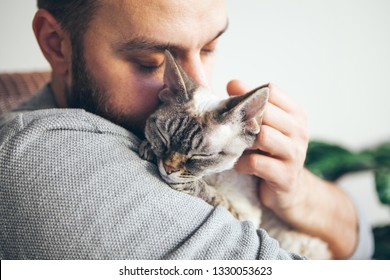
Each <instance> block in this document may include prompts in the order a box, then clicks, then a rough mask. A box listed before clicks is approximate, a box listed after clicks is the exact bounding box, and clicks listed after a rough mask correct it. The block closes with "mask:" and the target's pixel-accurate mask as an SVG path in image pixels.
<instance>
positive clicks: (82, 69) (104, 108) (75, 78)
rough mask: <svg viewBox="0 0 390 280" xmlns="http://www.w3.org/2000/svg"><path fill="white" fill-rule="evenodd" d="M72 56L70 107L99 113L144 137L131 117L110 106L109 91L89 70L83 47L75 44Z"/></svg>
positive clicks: (67, 97)
mask: <svg viewBox="0 0 390 280" xmlns="http://www.w3.org/2000/svg"><path fill="white" fill-rule="evenodd" d="M73 51H74V52H73V57H72V86H71V88H70V90H69V89H68V90H67V91H66V99H67V105H68V108H81V109H84V110H86V111H88V112H90V113H93V114H96V115H99V116H101V117H103V118H105V119H107V120H109V121H111V122H113V123H115V124H117V125H120V126H122V127H124V128H126V129H128V130H130V131H132V132H133V133H135V134H136V135H137V136H138V137H141V138H142V137H143V132H141V131H139V128H137V127H136V126H135V125H134V124H132V121H131V120H130V118H129V117H127V116H126V115H125V114H124V113H122V112H120V111H118V110H116V108H114V107H113V106H109V103H110V102H109V98H110V97H109V92H108V91H107V90H106V89H104V88H102V87H100V86H99V84H98V82H97V81H96V80H95V78H94V77H93V76H92V74H91V73H90V71H88V69H87V66H86V62H85V58H84V54H83V47H82V46H80V45H75V46H74V48H73Z"/></svg>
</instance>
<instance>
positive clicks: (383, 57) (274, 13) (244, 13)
mask: <svg viewBox="0 0 390 280" xmlns="http://www.w3.org/2000/svg"><path fill="white" fill-rule="evenodd" d="M227 6H228V15H229V22H230V24H229V29H228V31H227V33H226V34H225V35H224V36H222V38H221V41H220V45H219V48H218V54H217V55H218V64H217V68H216V71H215V75H214V77H215V80H214V89H215V90H216V91H218V92H224V91H225V85H226V83H227V82H228V81H229V80H230V79H236V78H238V79H241V80H243V81H244V82H246V83H247V84H248V85H250V86H253V87H255V86H258V85H260V84H263V83H267V82H274V83H276V84H278V85H279V86H280V87H281V88H283V89H284V90H285V91H286V92H287V93H288V94H289V95H291V97H292V98H293V99H294V100H296V101H297V102H298V103H300V104H301V105H302V106H303V107H304V108H305V109H306V111H307V113H308V115H309V129H310V134H311V137H312V139H313V140H317V141H320V142H321V143H322V144H323V145H322V146H321V145H320V146H318V145H317V146H314V148H317V150H314V153H315V155H318V154H321V153H318V148H320V149H321V148H324V147H325V151H326V153H325V157H326V155H329V154H332V155H334V154H337V153H338V151H339V150H338V148H339V146H341V147H342V149H343V151H344V154H343V156H346V155H347V154H348V155H349V156H353V157H358V159H356V158H353V159H352V158H348V159H347V160H346V162H347V164H343V166H344V169H343V170H342V172H339V174H338V175H339V176H336V177H333V178H332V179H335V180H336V179H337V182H338V183H339V184H340V185H341V186H343V187H344V188H345V189H346V190H347V191H348V192H349V193H350V194H351V196H352V197H353V198H354V199H355V200H356V201H357V202H358V203H359V205H360V208H361V210H363V211H364V213H365V215H366V217H367V219H368V220H369V222H370V223H371V225H372V226H373V227H375V228H378V227H382V226H385V225H388V224H390V208H389V206H388V205H386V204H384V203H383V201H382V202H381V201H380V200H379V198H378V193H377V182H378V180H377V177H375V174H374V172H373V170H375V168H377V167H378V160H377V158H373V157H371V158H370V159H369V161H370V164H363V165H362V164H361V163H362V159H361V156H362V153H363V156H367V151H372V150H373V149H376V148H377V147H378V146H379V145H381V144H382V143H386V142H390V124H389V122H390V89H389V82H390V16H389V15H390V1H388V0H370V1H368V0H342V1H338V0H327V1H325V0H294V1H289V0H256V1H254V0H253V1H249V0H248V1H234V0H227ZM35 11H36V1H33V0H32V1H25V0H23V1H22V0H14V1H5V0H0V34H1V43H0V72H20V71H35V70H48V69H49V66H48V64H47V63H46V61H45V59H44V57H43V55H42V54H41V52H40V50H39V48H38V45H37V43H36V41H35V38H34V35H33V32H32V28H31V21H32V18H33V15H34V12H35ZM332 145H335V147H334V146H332ZM332 147H333V148H334V149H332ZM376 151H377V150H376ZM379 151H384V152H381V155H380V156H381V158H383V157H385V158H386V157H387V158H390V154H386V153H387V152H386V151H387V150H386V149H384V150H383V149H382V150H379ZM389 153H390V151H389ZM322 154H324V153H322ZM309 156H310V155H309ZM376 156H378V153H377V154H376ZM310 159H311V160H314V161H316V160H317V159H316V158H315V157H314V158H313V156H311V157H310ZM318 160H319V161H321V158H319V159H318ZM336 161H337V159H336ZM355 161H357V163H356V162H355ZM341 162H342V161H341ZM383 162H384V161H381V164H382V165H383V164H384V163H383ZM311 163H313V162H311ZM385 163H386V161H385ZM348 164H350V165H351V166H352V167H351V168H345V166H349V165H348ZM356 164H357V165H359V164H361V165H359V166H358V167H356V166H357V165H356ZM343 166H340V164H339V165H338V168H341V167H343ZM381 167H382V166H381ZM385 167H386V168H388V167H389V166H385ZM321 168H322V167H321ZM321 168H320V169H321ZM324 168H325V169H326V168H329V164H328V166H325V167H324ZM389 170H390V169H389ZM317 171H318V170H317ZM333 171H334V170H333ZM321 172H322V171H321V170H320V171H319V173H321ZM335 172H336V173H337V170H336V171H335ZM389 174H390V173H389ZM325 177H326V176H325ZM386 180H387V179H386V178H385V180H384V182H385V183H384V184H385V185H386V182H387V181H386ZM382 181H383V180H382ZM387 183H388V184H390V179H389V181H388V182H387ZM389 236H390V233H389Z"/></svg>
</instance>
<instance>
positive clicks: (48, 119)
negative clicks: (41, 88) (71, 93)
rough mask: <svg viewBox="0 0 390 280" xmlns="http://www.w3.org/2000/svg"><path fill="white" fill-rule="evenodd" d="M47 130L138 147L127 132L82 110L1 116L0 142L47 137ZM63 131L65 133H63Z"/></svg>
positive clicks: (28, 112)
mask: <svg viewBox="0 0 390 280" xmlns="http://www.w3.org/2000/svg"><path fill="white" fill-rule="evenodd" d="M48 131H52V132H54V131H57V132H58V133H61V134H66V135H68V136H69V134H72V133H77V134H78V135H79V136H80V137H82V136H83V135H84V136H86V137H87V135H90V134H92V135H93V134H95V136H99V137H100V138H109V137H111V138H118V139H122V140H123V141H127V142H129V143H131V144H132V145H131V146H132V147H134V146H135V147H138V145H139V142H140V140H139V139H138V138H137V137H136V136H135V135H134V134H132V133H131V132H129V131H128V130H126V129H124V128H122V127H120V126H118V125H115V124H114V123H112V122H110V121H108V120H106V119H104V118H101V117H99V116H97V115H94V114H91V113H88V112H86V111H85V110H83V109H56V108H53V109H43V110H33V111H16V112H9V113H6V114H4V115H3V116H2V117H1V118H0V134H1V135H2V137H1V138H0V139H1V140H0V142H1V141H4V140H5V139H8V140H10V138H11V137H13V136H15V135H16V134H21V133H22V134H23V135H24V136H27V135H31V136H33V137H35V138H36V137H39V136H42V134H45V137H50V134H48V133H47V132H48ZM65 132H66V133H65Z"/></svg>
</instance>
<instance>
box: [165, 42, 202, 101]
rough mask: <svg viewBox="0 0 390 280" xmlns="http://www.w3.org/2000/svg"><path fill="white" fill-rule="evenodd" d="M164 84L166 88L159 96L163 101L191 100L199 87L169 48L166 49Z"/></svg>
mask: <svg viewBox="0 0 390 280" xmlns="http://www.w3.org/2000/svg"><path fill="white" fill-rule="evenodd" d="M164 84H165V88H164V89H163V90H162V91H161V92H160V94H159V97H160V100H161V101H163V102H167V103H171V102H177V103H185V102H188V101H190V100H191V99H192V97H193V94H194V92H195V90H196V89H197V87H198V85H197V84H196V83H195V82H194V81H193V80H192V79H191V77H190V76H188V74H187V73H186V72H185V71H184V69H183V68H182V67H181V66H180V65H179V64H178V63H177V62H176V61H175V59H174V58H173V56H172V54H171V53H170V52H169V51H168V50H166V51H165V70H164Z"/></svg>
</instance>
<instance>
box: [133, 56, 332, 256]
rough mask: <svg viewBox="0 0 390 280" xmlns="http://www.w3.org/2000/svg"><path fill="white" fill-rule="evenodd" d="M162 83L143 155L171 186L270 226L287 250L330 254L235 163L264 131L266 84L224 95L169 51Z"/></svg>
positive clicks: (245, 218) (254, 221) (270, 231)
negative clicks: (263, 198)
mask: <svg viewBox="0 0 390 280" xmlns="http://www.w3.org/2000/svg"><path fill="white" fill-rule="evenodd" d="M164 83H165V87H164V89H163V90H162V91H161V92H160V95H159V98H160V100H161V102H162V103H161V105H160V107H159V108H158V109H157V110H156V112H155V113H153V114H152V115H151V116H150V117H149V118H148V120H147V122H146V126H145V137H146V140H144V141H143V142H142V144H141V146H140V155H141V156H142V157H143V158H144V159H147V160H150V161H154V162H155V163H156V164H157V165H158V168H159V171H160V174H161V177H162V178H163V179H164V180H165V181H166V182H167V183H168V184H169V185H170V186H171V187H172V188H173V189H176V190H178V191H183V192H186V193H188V194H191V195H194V196H197V197H199V198H202V199H204V200H205V201H206V202H208V203H209V204H211V205H213V206H217V205H222V206H224V207H226V208H227V209H228V210H229V211H230V212H231V213H232V214H233V215H234V216H235V217H236V218H238V219H241V220H249V221H251V222H252V223H253V224H254V225H255V227H257V228H258V227H262V228H264V229H265V230H267V232H268V233H269V234H270V236H272V237H274V238H275V239H277V240H278V241H279V242H280V246H281V247H282V248H284V249H286V250H288V251H292V252H295V253H298V254H301V255H304V256H307V257H308V258H312V259H328V258H330V257H331V254H330V251H329V249H328V248H327V245H326V243H325V242H323V241H322V240H320V239H318V238H314V237H311V236H308V235H306V234H302V233H299V232H296V231H294V230H292V229H291V228H289V227H288V226H287V225H286V224H285V223H283V222H282V221H281V220H279V219H278V218H277V217H276V216H275V215H274V214H273V212H271V211H270V210H269V209H266V208H264V207H262V205H261V203H260V201H259V194H258V185H259V182H258V180H259V179H258V178H256V177H254V176H250V175H243V174H239V173H238V172H235V171H234V170H233V169H232V168H233V166H234V164H235V163H236V161H237V159H238V158H239V157H240V156H241V155H242V153H243V152H244V151H245V149H247V148H249V147H251V146H252V145H253V143H254V141H255V139H256V135H257V134H258V133H259V131H260V123H261V118H262V115H263V112H264V109H265V107H266V104H267V101H268V87H267V86H262V87H259V88H257V89H255V90H253V91H251V92H248V93H246V94H244V95H241V96H236V97H230V98H227V99H224V100H222V99H220V98H217V97H216V96H215V95H214V94H213V93H212V92H211V91H210V90H208V89H207V88H204V87H202V86H199V85H197V84H196V83H195V82H194V81H193V80H192V79H191V78H190V77H189V76H188V75H187V74H186V72H185V71H184V70H183V69H182V68H181V67H180V65H179V64H177V63H176V62H175V60H174V58H173V57H172V55H171V54H170V53H169V52H168V51H166V53H165V73H164ZM303 218H304V217H303Z"/></svg>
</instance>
